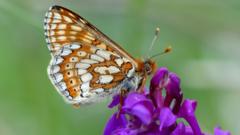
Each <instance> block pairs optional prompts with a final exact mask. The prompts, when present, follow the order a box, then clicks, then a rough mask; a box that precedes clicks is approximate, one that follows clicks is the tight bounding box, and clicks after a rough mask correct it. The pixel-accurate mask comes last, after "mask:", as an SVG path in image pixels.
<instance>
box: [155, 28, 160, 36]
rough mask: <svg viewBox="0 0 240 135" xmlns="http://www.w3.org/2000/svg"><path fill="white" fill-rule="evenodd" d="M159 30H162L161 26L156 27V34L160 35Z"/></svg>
mask: <svg viewBox="0 0 240 135" xmlns="http://www.w3.org/2000/svg"><path fill="white" fill-rule="evenodd" d="M159 32H160V28H159V27H157V28H156V31H155V35H158V34H159Z"/></svg>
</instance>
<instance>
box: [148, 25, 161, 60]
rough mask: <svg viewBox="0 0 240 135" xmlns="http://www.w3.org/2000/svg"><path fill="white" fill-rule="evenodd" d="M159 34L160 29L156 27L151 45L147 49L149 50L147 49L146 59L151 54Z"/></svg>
mask: <svg viewBox="0 0 240 135" xmlns="http://www.w3.org/2000/svg"><path fill="white" fill-rule="evenodd" d="M159 33H160V28H159V27H157V28H156V30H155V34H154V37H153V40H152V43H151V45H150V47H149V49H148V53H147V56H148V57H147V58H149V54H150V52H151V50H152V48H153V46H154V44H155V42H156V40H157V38H158V37H159Z"/></svg>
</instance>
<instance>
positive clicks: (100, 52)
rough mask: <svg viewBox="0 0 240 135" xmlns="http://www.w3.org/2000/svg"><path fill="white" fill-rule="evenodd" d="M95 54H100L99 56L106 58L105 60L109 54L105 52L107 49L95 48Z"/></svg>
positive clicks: (108, 58)
mask: <svg viewBox="0 0 240 135" xmlns="http://www.w3.org/2000/svg"><path fill="white" fill-rule="evenodd" d="M96 54H97V55H99V56H101V57H103V58H105V59H107V60H110V56H111V54H110V53H109V52H107V51H103V50H97V52H96Z"/></svg>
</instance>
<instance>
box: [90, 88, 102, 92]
mask: <svg viewBox="0 0 240 135" xmlns="http://www.w3.org/2000/svg"><path fill="white" fill-rule="evenodd" d="M92 91H95V92H98V93H101V92H103V91H104V89H103V88H98V89H95V90H92Z"/></svg>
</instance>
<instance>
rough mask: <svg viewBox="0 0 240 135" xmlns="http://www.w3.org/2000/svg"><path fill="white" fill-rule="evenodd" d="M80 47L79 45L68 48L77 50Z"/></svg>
mask: <svg viewBox="0 0 240 135" xmlns="http://www.w3.org/2000/svg"><path fill="white" fill-rule="evenodd" d="M80 47H81V46H80V45H79V44H71V45H70V48H71V49H78V48H80Z"/></svg>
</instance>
